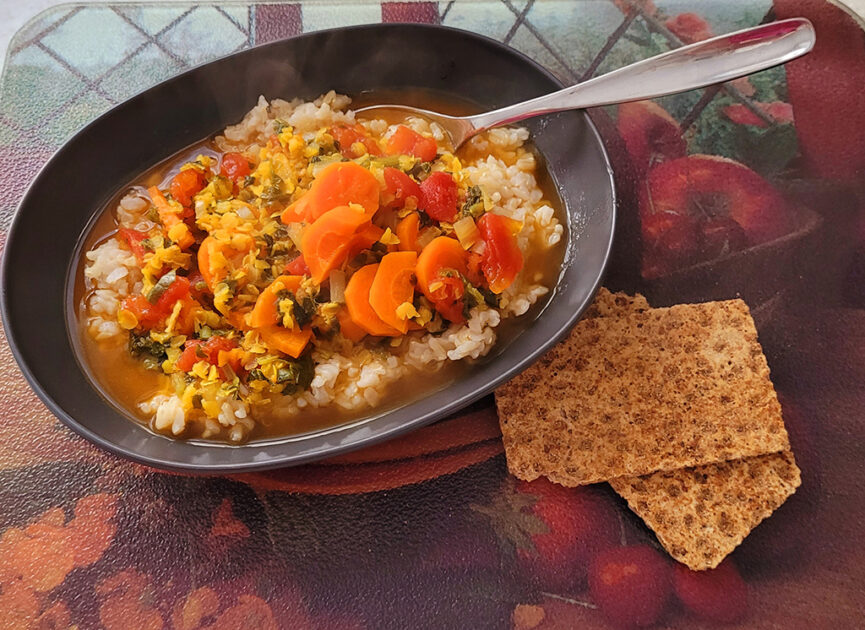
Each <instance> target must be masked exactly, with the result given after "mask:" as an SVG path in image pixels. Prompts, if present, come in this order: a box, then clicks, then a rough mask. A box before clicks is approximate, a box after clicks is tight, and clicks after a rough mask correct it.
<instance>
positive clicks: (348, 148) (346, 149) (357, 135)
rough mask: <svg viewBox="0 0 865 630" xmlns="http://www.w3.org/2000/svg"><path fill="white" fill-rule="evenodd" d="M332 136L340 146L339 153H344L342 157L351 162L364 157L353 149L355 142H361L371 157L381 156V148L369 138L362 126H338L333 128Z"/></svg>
mask: <svg viewBox="0 0 865 630" xmlns="http://www.w3.org/2000/svg"><path fill="white" fill-rule="evenodd" d="M330 135H332V136H333V139H334V140H336V142H337V144H339V152H340V153H342V156H343V157H344V158H347V159H349V160H353V159H354V158H358V157H360V156H361V155H363V154H362V153H359V152H357V151H355V150H354V149H352V146H353V145H354V143H355V142H360V143H361V144H362V145H363V146H364V147H366V152H367V153H369V154H370V155H381V147H379V146H378V143H377V142H376V141H375V140H374V139H373V138H371V137H370V136H369V134H368V133H367V132H366V129H364V128H363V126H362V125H359V124H355V125H337V126H336V127H332V128H331V130H330Z"/></svg>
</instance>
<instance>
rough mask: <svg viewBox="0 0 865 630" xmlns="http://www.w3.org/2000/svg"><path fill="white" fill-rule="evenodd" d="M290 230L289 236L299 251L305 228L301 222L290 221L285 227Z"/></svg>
mask: <svg viewBox="0 0 865 630" xmlns="http://www.w3.org/2000/svg"><path fill="white" fill-rule="evenodd" d="M285 229H286V231H287V232H288V238H290V239H291V242H292V243H294V246H295V247H297V249H298V251H301V250H300V240H301V238H303V228H302V227H301V226H300V224H299V223H290V224H289V225H287V226H286V227H285Z"/></svg>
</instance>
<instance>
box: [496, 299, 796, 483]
mask: <svg viewBox="0 0 865 630" xmlns="http://www.w3.org/2000/svg"><path fill="white" fill-rule="evenodd" d="M496 403H497V406H498V411H499V418H500V423H501V428H502V435H503V438H504V445H505V452H506V455H507V462H508V468H509V470H510V471H511V473H512V474H513V475H514V476H516V477H518V478H520V479H525V480H532V479H536V478H537V477H539V476H541V475H545V476H547V477H548V478H549V479H550V480H551V481H554V482H556V483H560V484H562V485H566V486H576V485H582V484H590V483H596V482H599V481H606V480H609V479H614V478H617V477H630V476H639V475H646V474H650V473H653V472H656V471H659V470H675V469H678V468H685V467H688V466H697V465H701V464H708V463H715V462H722V461H727V460H732V459H741V458H744V457H749V456H753V455H763V454H766V453H775V452H778V451H784V450H789V442H788V440H787V432H786V430H785V429H784V423H783V420H782V418H781V407H780V405H779V403H778V399H777V396H776V395H775V390H774V387H773V386H772V383H771V381H770V380H769V368H768V366H767V364H766V359H765V357H764V356H763V352H762V349H761V348H760V344H759V342H758V341H757V331H756V329H755V328H754V322H753V320H752V319H751V316H750V314H749V312H748V308H747V306H746V305H745V303H744V302H742V301H741V300H730V301H726V302H710V303H706V304H681V305H677V306H673V307H671V308H662V309H652V310H649V311H646V312H636V313H631V314H629V315H628V316H626V317H596V318H588V319H583V320H582V321H581V322H579V323H578V324H577V326H576V327H575V328H574V330H573V331H572V332H571V335H570V336H569V337H568V338H567V339H566V340H565V341H564V342H562V343H561V344H559V345H558V346H556V347H555V348H554V349H553V350H551V351H550V352H549V353H548V354H547V355H546V356H544V357H543V358H542V359H541V360H540V361H539V362H538V363H536V364H535V365H533V366H532V367H530V368H529V369H528V370H526V371H525V372H523V373H522V374H521V375H519V376H517V377H516V378H515V379H513V380H512V381H511V382H509V383H508V384H506V385H505V386H503V387H502V388H500V389H499V390H498V391H497V392H496Z"/></svg>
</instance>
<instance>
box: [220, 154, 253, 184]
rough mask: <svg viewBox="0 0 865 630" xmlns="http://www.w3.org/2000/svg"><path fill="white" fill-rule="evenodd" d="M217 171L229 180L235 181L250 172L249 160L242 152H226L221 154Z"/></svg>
mask: <svg viewBox="0 0 865 630" xmlns="http://www.w3.org/2000/svg"><path fill="white" fill-rule="evenodd" d="M219 172H220V173H221V174H222V175H223V176H225V177H227V178H228V179H230V180H231V181H235V180H236V179H237V178H239V177H246V176H247V175H249V173H250V172H251V171H250V164H249V160H247V159H246V156H245V155H243V153H234V152H231V153H226V154H225V155H223V156H222V165H221V166H220V168H219Z"/></svg>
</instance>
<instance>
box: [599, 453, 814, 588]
mask: <svg viewBox="0 0 865 630" xmlns="http://www.w3.org/2000/svg"><path fill="white" fill-rule="evenodd" d="M799 483H800V476H799V467H798V466H796V461H795V460H794V459H793V454H792V453H790V452H789V451H787V452H784V453H773V454H771V455H761V456H758V457H750V458H748V459H744V460H736V461H731V462H724V463H721V464H710V465H707V466H698V467H695V468H687V469H683V470H676V471H672V472H657V473H654V474H652V475H648V476H645V477H628V478H621V479H612V480H610V485H611V486H612V487H613V489H614V490H615V491H616V492H618V493H619V494H620V495H621V496H622V497H623V498H624V499H625V500H626V501H627V502H628V505H629V506H630V507H631V509H632V510H633V511H634V512H635V513H636V514H637V515H638V516H639V517H640V518H642V519H643V520H644V521H645V522H646V525H648V526H649V527H650V528H651V529H652V530H653V531H654V532H655V534H656V535H657V537H658V540H659V541H660V542H661V544H662V545H663V546H664V548H665V549H666V550H667V551H668V552H669V554H670V555H671V556H673V558H675V559H676V560H678V561H679V562H683V563H684V564H686V565H688V567H690V568H691V569H694V570H695V571H700V570H704V569H713V568H715V567H716V566H718V564H719V563H720V562H721V560H723V559H724V558H725V557H726V556H727V555H728V554H729V553H730V552H731V551H733V550H734V549H735V548H736V547H737V546H738V545H739V543H741V542H742V541H743V540H744V539H745V536H747V535H748V533H749V532H750V531H751V530H752V529H754V527H756V526H757V525H758V524H759V523H760V522H761V521H762V520H763V519H765V518H767V517H768V516H769V515H770V514H772V512H774V511H775V510H776V509H778V507H779V506H780V505H781V504H782V503H784V501H786V500H787V497H789V496H790V495H791V494H793V493H794V492H795V491H796V488H797V487H799Z"/></svg>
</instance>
